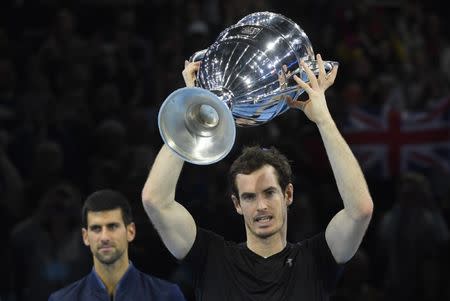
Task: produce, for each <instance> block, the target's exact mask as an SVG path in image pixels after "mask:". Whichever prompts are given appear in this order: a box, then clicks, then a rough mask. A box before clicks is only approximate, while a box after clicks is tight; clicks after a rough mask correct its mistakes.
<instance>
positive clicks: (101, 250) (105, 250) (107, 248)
mask: <svg viewBox="0 0 450 301" xmlns="http://www.w3.org/2000/svg"><path fill="white" fill-rule="evenodd" d="M112 250H113V247H112V246H104V247H100V248H99V251H100V252H110V251H112Z"/></svg>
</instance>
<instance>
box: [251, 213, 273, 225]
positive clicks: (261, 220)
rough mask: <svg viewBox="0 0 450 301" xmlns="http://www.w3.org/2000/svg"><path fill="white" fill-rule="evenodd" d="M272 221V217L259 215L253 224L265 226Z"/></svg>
mask: <svg viewBox="0 0 450 301" xmlns="http://www.w3.org/2000/svg"><path fill="white" fill-rule="evenodd" d="M272 219H273V217H272V215H260V216H257V217H255V218H254V221H255V223H258V224H263V225H264V224H267V223H269V222H270V221H271V220H272Z"/></svg>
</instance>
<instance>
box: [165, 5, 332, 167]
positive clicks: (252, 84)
mask: <svg viewBox="0 0 450 301" xmlns="http://www.w3.org/2000/svg"><path fill="white" fill-rule="evenodd" d="M300 60H303V61H304V62H305V63H306V64H307V65H308V66H309V67H310V68H311V70H312V71H313V72H314V73H315V74H316V75H317V74H318V72H319V69H318V65H317V63H316V61H315V57H314V52H313V48H312V46H311V42H310V41H309V39H308V36H307V35H306V34H305V32H304V31H303V30H302V29H301V28H300V26H298V25H297V24H296V23H294V22H293V21H292V20H290V19H289V18H287V17H285V16H283V15H280V14H276V13H272V12H257V13H253V14H250V15H247V16H245V17H244V18H242V19H241V20H240V21H239V22H237V23H236V24H234V25H232V26H230V27H228V28H227V29H225V30H224V31H222V32H221V33H220V34H219V36H218V38H217V39H216V41H215V42H214V43H213V44H212V45H211V46H210V47H209V48H207V49H204V50H201V51H198V52H196V53H194V54H193V55H192V56H191V58H190V61H201V65H200V69H199V71H198V73H197V79H196V87H191V88H187V87H186V88H181V89H178V90H176V91H174V92H173V93H171V94H170V95H169V96H168V97H167V98H166V100H165V101H164V102H163V104H162V105H161V108H160V110H159V115H158V126H159V131H160V134H161V137H162V139H163V140H164V143H165V144H167V145H168V146H169V147H170V148H171V149H172V150H173V151H174V152H175V153H176V154H177V155H178V156H180V157H181V158H182V159H183V160H185V161H187V162H190V163H193V164H198V165H206V164H212V163H215V162H217V161H219V160H221V159H222V158H224V157H225V156H226V155H227V154H228V153H229V152H230V151H231V149H232V147H233V144H234V141H235V137H236V126H238V127H247V126H257V125H261V124H263V123H266V122H268V121H270V120H272V119H273V118H275V117H276V116H278V115H280V114H282V113H284V112H286V111H287V110H288V109H289V108H290V107H289V105H288V99H293V100H296V99H297V98H298V97H299V96H300V95H301V94H302V93H303V92H304V90H303V89H301V88H300V87H299V86H298V85H297V83H296V82H295V81H294V80H293V78H292V76H293V75H294V74H296V75H297V76H299V77H300V78H301V79H302V80H303V81H305V82H308V77H307V74H306V72H304V71H303V70H302V68H301V66H300V65H299V62H300ZM324 64H325V70H326V72H329V71H330V70H331V69H332V68H333V66H334V65H337V62H334V61H325V62H324Z"/></svg>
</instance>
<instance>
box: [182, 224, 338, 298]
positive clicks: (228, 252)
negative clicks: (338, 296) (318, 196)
mask: <svg viewBox="0 0 450 301" xmlns="http://www.w3.org/2000/svg"><path fill="white" fill-rule="evenodd" d="M183 263H184V264H186V265H188V267H189V268H190V270H191V271H192V276H193V281H194V282H193V286H194V291H195V296H196V300H202V301H205V300H206V301H210V300H213V301H219V300H233V301H236V300H255V301H256V300H264V301H270V300H274V301H284V300H286V301H287V300H307V301H313V300H328V299H329V296H330V294H331V293H332V292H333V290H334V288H335V286H336V282H337V280H338V277H339V275H340V274H341V271H342V268H343V267H342V266H341V265H338V264H337V263H336V261H335V259H334V257H333V255H332V254H331V251H330V249H329V247H328V245H327V243H326V240H325V233H320V234H318V235H316V236H314V237H312V238H310V239H307V240H304V241H302V242H299V243H295V244H292V243H288V244H287V245H286V247H285V248H284V249H283V250H282V251H281V252H279V253H277V254H274V255H272V256H270V257H268V258H264V257H261V256H259V255H257V254H255V253H253V252H252V251H251V250H250V249H248V248H247V245H246V243H241V244H236V243H234V242H229V241H225V239H224V238H223V237H222V236H219V235H217V234H215V233H213V232H211V231H207V230H204V229H202V228H198V231H197V236H196V238H195V242H194V245H193V246H192V249H191V250H190V251H189V253H188V254H187V256H186V258H185V259H184V261H183Z"/></svg>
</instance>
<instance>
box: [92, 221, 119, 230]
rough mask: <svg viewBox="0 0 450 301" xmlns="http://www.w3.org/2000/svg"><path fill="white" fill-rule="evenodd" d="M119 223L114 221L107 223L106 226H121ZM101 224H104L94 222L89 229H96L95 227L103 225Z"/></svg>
mask: <svg viewBox="0 0 450 301" xmlns="http://www.w3.org/2000/svg"><path fill="white" fill-rule="evenodd" d="M119 225H120V223H119V222H112V223H107V224H106V227H110V226H119ZM101 226H102V225H100V224H92V225H90V226H89V229H94V228H97V227H101Z"/></svg>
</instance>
